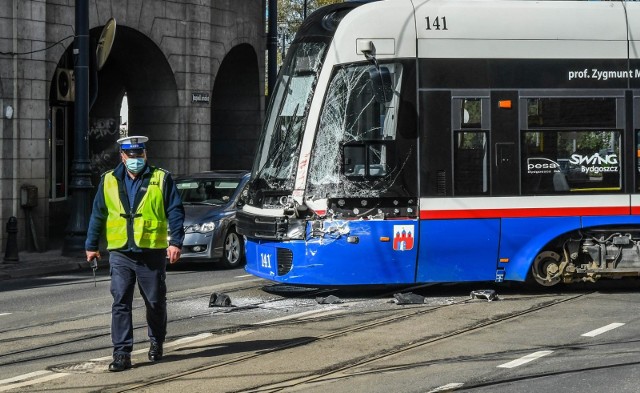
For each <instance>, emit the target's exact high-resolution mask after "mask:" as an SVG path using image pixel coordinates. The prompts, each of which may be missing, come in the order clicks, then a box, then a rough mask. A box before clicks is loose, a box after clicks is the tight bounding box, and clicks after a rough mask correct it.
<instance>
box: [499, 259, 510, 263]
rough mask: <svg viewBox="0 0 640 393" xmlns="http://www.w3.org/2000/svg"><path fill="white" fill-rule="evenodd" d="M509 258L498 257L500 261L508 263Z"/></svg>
mask: <svg viewBox="0 0 640 393" xmlns="http://www.w3.org/2000/svg"><path fill="white" fill-rule="evenodd" d="M508 262H509V258H500V263H508Z"/></svg>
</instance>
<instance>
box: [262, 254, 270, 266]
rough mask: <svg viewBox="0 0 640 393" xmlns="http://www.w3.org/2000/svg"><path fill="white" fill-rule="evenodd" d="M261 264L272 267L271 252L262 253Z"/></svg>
mask: <svg viewBox="0 0 640 393" xmlns="http://www.w3.org/2000/svg"><path fill="white" fill-rule="evenodd" d="M260 259H261V262H262V263H261V266H262V267H264V268H268V269H271V254H260Z"/></svg>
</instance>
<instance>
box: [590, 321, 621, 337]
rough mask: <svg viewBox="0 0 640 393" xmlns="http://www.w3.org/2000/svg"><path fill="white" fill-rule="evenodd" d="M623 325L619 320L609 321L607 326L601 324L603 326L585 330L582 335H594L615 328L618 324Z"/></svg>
mask: <svg viewBox="0 0 640 393" xmlns="http://www.w3.org/2000/svg"><path fill="white" fill-rule="evenodd" d="M623 325H624V323H620V322H614V323H610V324H608V325H607V326H603V327H601V328H599V329H595V330H592V331H590V332H587V333H585V334H583V335H582V336H584V337H595V336H597V335H598V334H602V333H605V332H608V331H609V330H613V329H615V328H619V327H620V326H623Z"/></svg>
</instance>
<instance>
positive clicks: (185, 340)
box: [89, 333, 213, 362]
mask: <svg viewBox="0 0 640 393" xmlns="http://www.w3.org/2000/svg"><path fill="white" fill-rule="evenodd" d="M211 336H213V334H212V333H201V334H198V335H195V336H190V337H182V338H179V339H177V340H175V341H171V342H169V343H165V344H164V346H163V347H164V348H172V347H175V346H178V345H181V344H187V343H190V342H192V341H198V340H202V339H205V338H207V337H211ZM148 351H149V348H143V349H138V350H137V351H133V352H131V355H132V356H133V355H140V354H142V353H147V352H148ZM111 359H112V356H105V357H101V358H96V359H91V360H89V361H90V362H104V361H107V360H111Z"/></svg>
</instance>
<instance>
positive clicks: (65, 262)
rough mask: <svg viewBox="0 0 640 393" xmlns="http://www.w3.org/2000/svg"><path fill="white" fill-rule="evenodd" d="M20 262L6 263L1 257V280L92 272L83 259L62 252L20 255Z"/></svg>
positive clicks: (52, 251)
mask: <svg viewBox="0 0 640 393" xmlns="http://www.w3.org/2000/svg"><path fill="white" fill-rule="evenodd" d="M18 259H19V260H18V261H5V260H4V255H0V280H10V279H13V278H27V277H35V276H44V275H51V274H59V273H65V272H71V271H78V270H91V266H90V265H89V263H88V262H87V261H86V260H85V259H84V258H81V257H66V256H63V255H62V250H49V251H45V252H27V251H21V252H19V253H18Z"/></svg>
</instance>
